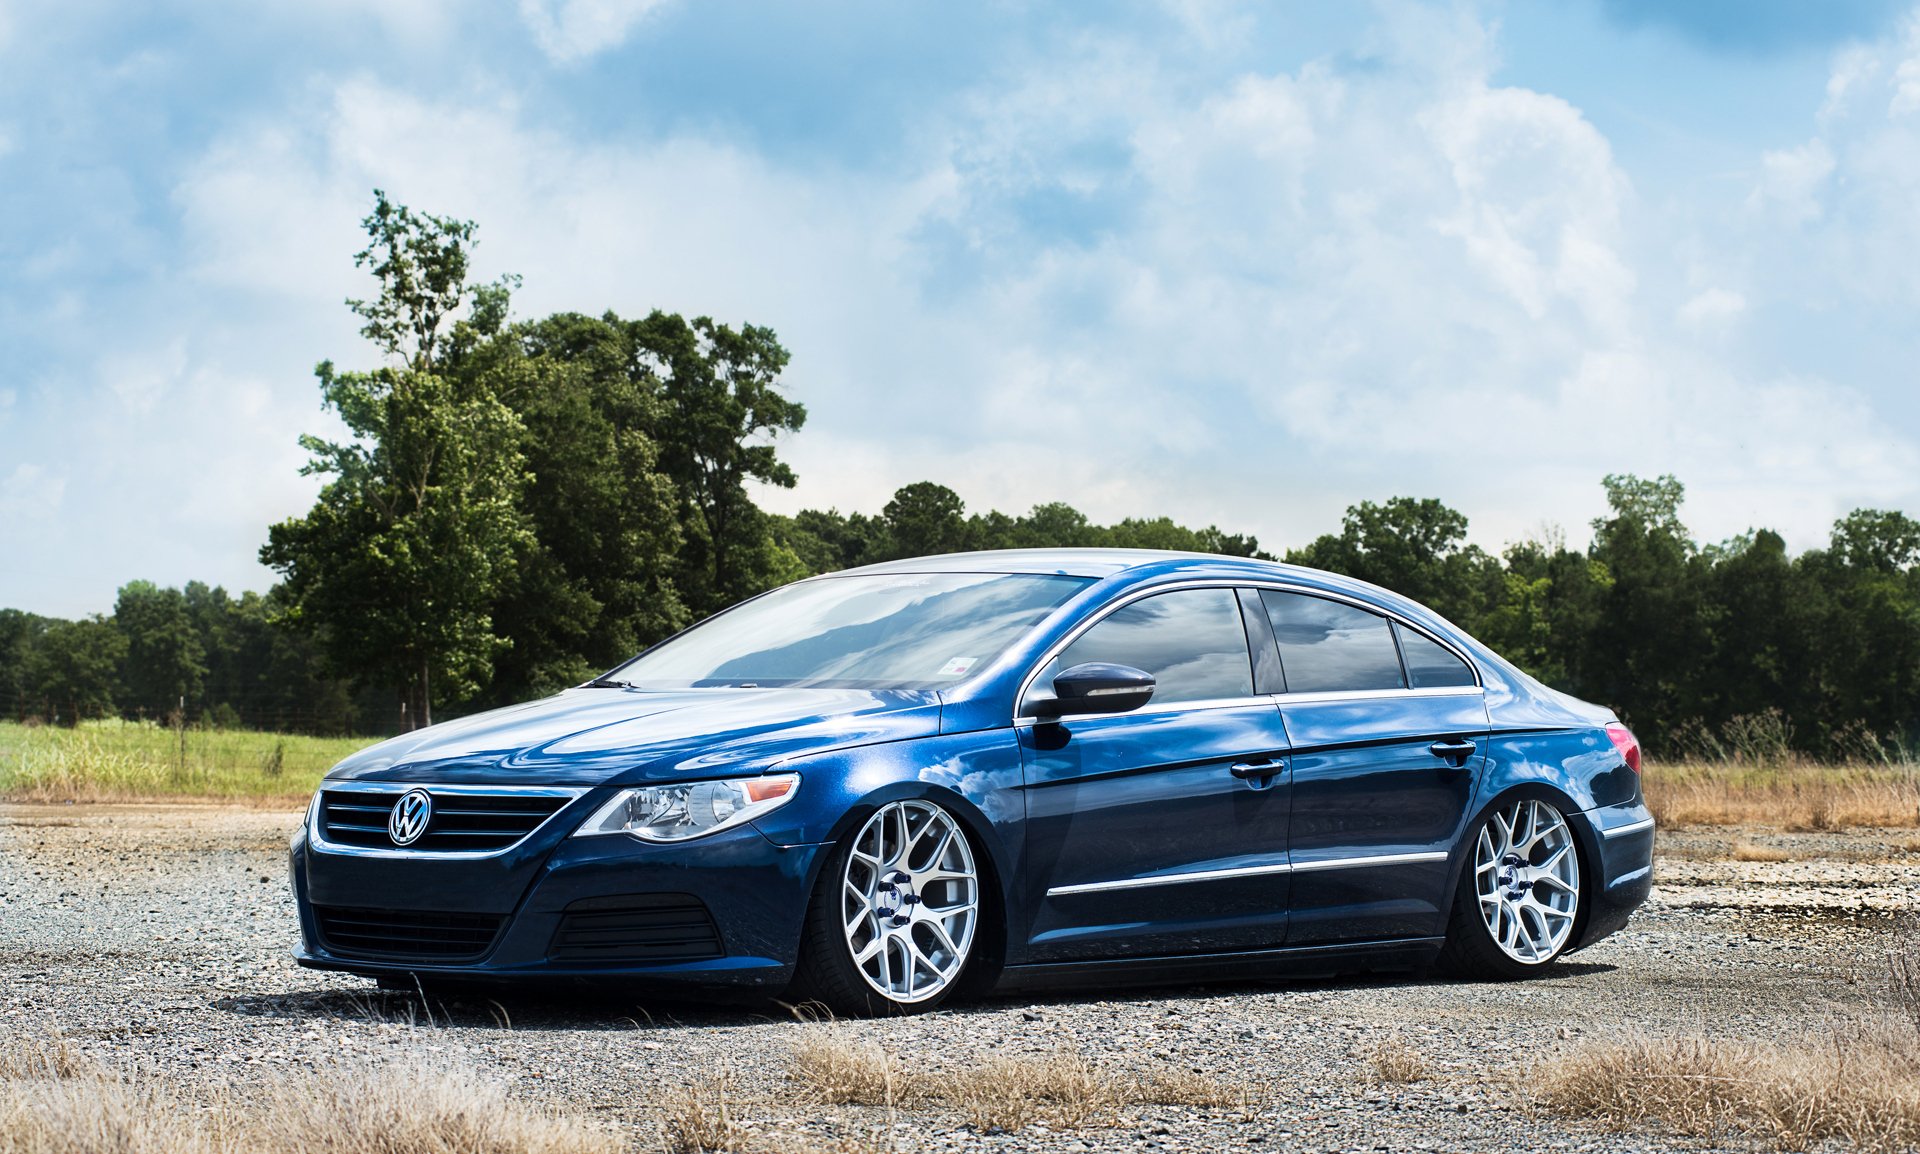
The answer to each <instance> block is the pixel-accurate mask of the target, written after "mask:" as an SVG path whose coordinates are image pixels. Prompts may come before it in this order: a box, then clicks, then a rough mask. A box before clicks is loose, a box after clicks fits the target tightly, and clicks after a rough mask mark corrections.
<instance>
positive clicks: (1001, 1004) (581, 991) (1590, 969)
mask: <svg viewBox="0 0 1920 1154" xmlns="http://www.w3.org/2000/svg"><path fill="white" fill-rule="evenodd" d="M1618 969H1619V967H1618V966H1614V965H1610V964H1606V963H1601V962H1559V963H1556V964H1554V965H1553V966H1552V967H1550V968H1549V969H1548V970H1547V971H1546V972H1544V973H1542V974H1540V975H1539V976H1537V977H1535V978H1532V979H1530V981H1533V982H1559V981H1567V980H1573V979H1579V978H1584V977H1590V976H1594V975H1599V974H1609V973H1613V972H1615V971H1617V970H1618ZM1432 986H1469V987H1470V986H1484V987H1485V988H1487V989H1489V990H1496V989H1499V988H1501V984H1500V983H1480V982H1474V981H1472V980H1470V979H1462V978H1452V977H1437V976H1436V977H1427V976H1415V975H1411V974H1405V973H1372V974H1352V975H1343V976H1339V977H1298V978H1287V977H1271V978H1249V979H1245V980H1235V981H1231V982H1210V983H1193V982H1184V983H1169V984H1166V985H1157V986H1141V985H1124V986H1087V987H1084V988H1077V989H1072V990H1030V991H1011V992H1007V993H996V994H988V995H985V996H982V997H976V998H968V999H965V1000H963V1001H954V1002H948V1003H946V1004H945V1005H944V1006H942V1007H941V1009H940V1011H939V1012H940V1013H942V1014H951V1015H954V1016H958V1017H970V1016H986V1015H998V1014H1005V1013H1007V1012H1008V1011H1011V1010H1024V1009H1034V1010H1044V1009H1047V1008H1054V1007H1066V1006H1079V1005H1096V1004H1100V1003H1106V1002H1115V1001H1127V1002H1142V1001H1156V1000H1158V1001H1169V1002H1171V1001H1176V1000H1177V1001H1193V1000H1216V999H1220V1000H1224V999H1232V998H1238V997H1244V996H1246V995H1248V994H1271V993H1276V992H1285V991H1289V990H1291V991H1298V992H1301V993H1336V992H1341V991H1347V990H1387V989H1392V988H1394V987H1406V988H1416V987H1432ZM211 1005H212V1007H213V1008H214V1009H217V1010H222V1011H225V1012H227V1013H231V1014H239V1015H243V1016H248V1017H268V1018H279V1019H287V1020H295V1021H313V1022H327V1021H341V1022H387V1023H396V1024H402V1025H409V1026H418V1027H447V1028H457V1029H468V1030H475V1029H477V1030H489V1029H494V1030H556V1031H592V1030H629V1031H630V1030H645V1029H652V1028H689V1027H699V1028H703V1029H716V1028H755V1027H761V1026H785V1027H791V1026H793V1025H795V1024H799V1023H805V1022H821V1021H829V1020H832V1019H833V1017H834V1015H833V1013H832V1012H831V1011H829V1010H828V1009H827V1008H826V1007H824V1006H821V1005H818V1004H817V1003H802V1004H798V1005H795V1004H789V1003H787V1002H783V1001H779V1000H777V999H774V998H762V999H758V1000H752V1001H739V1000H735V1001H721V1002H715V1001H693V1000H675V999H667V998H644V999H636V998H635V997H633V995H632V994H631V993H630V992H628V991H624V990H606V989H599V988H594V987H584V988H575V987H531V988H511V989H509V988H504V987H503V988H499V989H480V988H451V989H449V988H440V987H435V986H425V987H423V988H417V989H413V990H405V989H399V990H395V989H381V988H379V987H376V986H371V985H370V986H368V987H366V988H365V989H360V990H340V989H327V990H303V991H292V992H287V993H275V994H253V995H236V996H229V997H222V998H217V999H215V1000H214V1001H213V1002H212V1003H211Z"/></svg>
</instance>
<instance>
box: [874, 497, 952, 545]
mask: <svg viewBox="0 0 1920 1154" xmlns="http://www.w3.org/2000/svg"><path fill="white" fill-rule="evenodd" d="M966 510H967V505H966V502H964V501H962V500H961V499H960V494H958V493H956V492H954V491H953V490H952V489H949V488H947V487H946V486H945V485H936V484H934V483H933V482H932V481H915V482H914V483H913V484H911V485H902V486H901V487H900V488H899V489H896V490H895V491H894V494H893V499H892V500H890V501H888V502H887V505H886V508H884V509H882V510H881V511H880V519H881V521H882V522H884V523H885V525H886V531H887V553H888V555H889V556H892V557H928V556H932V555H934V554H937V553H954V552H958V551H960V550H963V549H965V548H966V547H967V522H966V518H965V516H964V514H965V513H966Z"/></svg>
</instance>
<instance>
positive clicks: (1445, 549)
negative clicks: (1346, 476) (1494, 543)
mask: <svg viewBox="0 0 1920 1154" xmlns="http://www.w3.org/2000/svg"><path fill="white" fill-rule="evenodd" d="M1466 537H1467V519H1466V517H1465V516H1464V515H1463V514H1461V513H1459V512H1456V511H1455V510H1453V509H1449V508H1448V507H1447V506H1445V505H1443V504H1441V503H1440V502H1439V501H1436V500H1433V499H1432V498H1427V499H1425V500H1415V499H1414V498H1411V497H1394V498H1392V499H1391V500H1389V501H1388V502H1387V503H1386V504H1384V505H1376V504H1374V503H1373V502H1372V501H1362V502H1360V503H1359V504H1358V505H1355V506H1353V507H1352V508H1350V509H1348V510H1347V515H1346V518H1345V520H1344V521H1343V522H1342V523H1341V528H1340V534H1339V535H1338V536H1333V535H1331V534H1329V535H1327V536H1323V537H1320V538H1317V539H1316V540H1314V541H1313V542H1312V543H1311V544H1309V545H1307V546H1306V547H1305V548H1303V549H1296V550H1293V551H1292V552H1289V553H1288V554H1287V560H1288V561H1290V562H1292V563H1293V564H1296V565H1308V566H1312V567H1313V568H1315V569H1326V570H1329V571H1331V572H1335V573H1345V574H1347V575H1349V576H1352V577H1358V578H1360V579H1361V580H1363V581H1371V582H1373V583H1374V584H1375V585H1381V586H1384V587H1386V588H1388V589H1392V590H1394V591H1396V592H1399V593H1404V594H1406V595H1407V596H1409V597H1411V598H1413V599H1414V600H1416V601H1419V602H1421V603H1422V604H1425V605H1427V606H1429V607H1431V608H1432V609H1433V610H1434V611H1435V612H1437V613H1439V614H1441V615H1442V616H1444V617H1447V618H1449V619H1451V620H1454V621H1458V622H1468V621H1477V620H1478V619H1479V618H1480V617H1481V616H1483V615H1484V614H1485V613H1486V611H1487V610H1488V609H1489V608H1491V607H1492V606H1493V605H1495V604H1497V603H1498V602H1499V600H1500V599H1501V597H1502V596H1503V594H1504V593H1505V590H1506V582H1505V576H1504V574H1502V573H1501V571H1500V563H1499V561H1498V560H1496V559H1495V558H1493V557H1489V556H1488V555H1487V554H1486V553H1485V552H1484V551H1482V550H1481V549H1480V547H1479V546H1477V545H1468V544H1467V543H1466Z"/></svg>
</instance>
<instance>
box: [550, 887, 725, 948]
mask: <svg viewBox="0 0 1920 1154" xmlns="http://www.w3.org/2000/svg"><path fill="white" fill-rule="evenodd" d="M722 952H723V951H722V950H721V948H720V931H719V929H718V928H716V927H715V926H714V924H713V915H711V914H709V913H708V912H707V907H706V906H705V905H702V904H701V902H700V899H699V898H696V897H694V896H693V895H691V894H628V895H625V896H620V897H605V898H584V899H582V900H580V901H577V902H574V903H573V904H572V905H570V906H568V907H567V908H566V911H565V913H564V914H563V915H562V916H561V918H560V927H559V928H558V929H557V930H555V931H554V934H553V945H552V946H551V947H549V948H548V950H547V960H549V961H554V962H689V961H696V960H698V959H701V958H717V957H719V956H720V955H721V953H722Z"/></svg>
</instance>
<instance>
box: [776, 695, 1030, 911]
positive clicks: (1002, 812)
mask: <svg viewBox="0 0 1920 1154" xmlns="http://www.w3.org/2000/svg"><path fill="white" fill-rule="evenodd" d="M771 769H772V771H774V772H780V773H797V774H799V775H800V790H799V793H798V794H797V795H796V796H795V797H794V800H793V801H792V802H790V803H788V804H787V805H784V806H782V807H780V808H779V809H777V810H775V811H774V812H772V813H770V814H768V815H767V816H766V817H764V818H762V819H760V820H759V821H758V822H756V823H754V824H755V825H756V827H757V828H758V829H759V830H760V832H761V833H762V834H764V835H766V837H767V838H768V840H770V841H772V842H774V843H775V844H776V845H812V844H818V843H838V842H840V841H842V840H843V839H845V838H847V837H851V836H852V835H853V834H854V832H855V831H857V830H858V829H859V828H860V826H861V824H862V823H864V822H865V821H866V820H867V818H868V817H870V816H872V815H873V812H874V811H875V810H877V809H879V808H880V807H881V806H884V805H886V804H888V803H890V802H895V801H902V800H906V799H915V798H917V799H924V800H927V801H934V802H938V803H939V804H940V805H941V806H942V807H944V808H945V809H946V810H947V811H948V812H950V813H952V814H953V815H954V817H955V818H956V819H958V820H959V821H960V823H961V824H962V825H963V826H965V827H966V829H967V832H968V833H969V834H970V835H971V836H972V838H973V842H974V846H975V847H976V848H977V849H978V850H979V853H980V856H981V857H982V859H984V860H982V862H981V863H980V864H981V868H982V870H983V872H984V875H985V876H984V879H983V880H984V882H985V883H986V884H985V885H984V886H983V888H984V889H986V890H988V892H990V893H991V894H992V895H993V897H994V898H995V899H997V904H998V906H999V910H1000V911H1001V912H1002V913H1003V914H1005V915H1007V917H1005V918H1003V919H1002V920H1003V921H1005V920H1010V919H1011V917H1012V915H1014V914H1016V913H1018V911H1016V910H1014V909H1013V908H1012V907H1011V905H1010V898H1011V896H1012V894H1011V886H1012V879H1013V878H1014V877H1015V876H1016V875H1017V874H1018V872H1019V868H1020V855H1021V847H1022V846H1023V845H1024V841H1025V839H1024V837H1023V836H1022V830H1023V826H1024V823H1025V821H1026V816H1027V803H1026V793H1025V791H1024V789H1023V785H1024V782H1025V778H1024V776H1023V772H1022V769H1021V761H1020V745H1019V742H1018V740H1017V739H1016V738H1015V737H1014V733H1013V730H1012V729H1011V728H1003V729H990V730H976V731H973V732H969V733H955V734H946V735H942V736H939V737H929V738H920V739H916V740H913V741H898V742H890V743H886V744H880V745H866V746H860V747H858V748H854V749H844V750H834V751H829V752H826V753H821V754H817V755H811V756H806V757H796V758H791V759H789V760H787V761H783V762H780V763H779V764H777V765H775V766H772V767H771ZM830 856H831V855H830V854H825V853H822V854H818V855H816V856H815V858H814V862H813V865H812V869H813V871H814V876H813V877H810V878H809V879H808V881H809V884H810V885H813V884H817V882H818V871H819V869H820V868H821V867H822V863H824V862H825V861H826V860H827V859H828V858H829V857H830Z"/></svg>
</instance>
